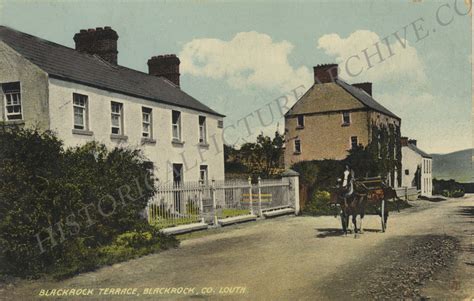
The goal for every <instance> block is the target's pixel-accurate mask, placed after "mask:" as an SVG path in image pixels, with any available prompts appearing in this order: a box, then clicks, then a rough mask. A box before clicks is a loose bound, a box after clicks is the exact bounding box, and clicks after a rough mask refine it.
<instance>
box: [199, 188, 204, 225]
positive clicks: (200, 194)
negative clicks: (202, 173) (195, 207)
mask: <svg viewBox="0 0 474 301" xmlns="http://www.w3.org/2000/svg"><path fill="white" fill-rule="evenodd" d="M203 193H204V180H199V192H198V194H199V214H200V215H201V223H204V204H203V203H202V195H203Z"/></svg>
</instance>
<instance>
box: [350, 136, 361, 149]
mask: <svg viewBox="0 0 474 301" xmlns="http://www.w3.org/2000/svg"><path fill="white" fill-rule="evenodd" d="M352 138H355V139H356V147H357V146H358V145H359V137H357V136H351V137H350V138H349V149H354V148H355V147H354V145H353V144H352Z"/></svg>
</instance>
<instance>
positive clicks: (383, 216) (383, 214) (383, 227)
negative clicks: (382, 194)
mask: <svg viewBox="0 0 474 301" xmlns="http://www.w3.org/2000/svg"><path fill="white" fill-rule="evenodd" d="M380 213H381V214H380V216H381V221H382V232H385V229H386V227H387V225H386V224H385V200H382V207H381V210H380Z"/></svg>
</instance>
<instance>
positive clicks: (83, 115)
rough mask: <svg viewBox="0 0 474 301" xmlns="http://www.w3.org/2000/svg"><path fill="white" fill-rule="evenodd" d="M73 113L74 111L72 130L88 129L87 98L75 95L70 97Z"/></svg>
mask: <svg viewBox="0 0 474 301" xmlns="http://www.w3.org/2000/svg"><path fill="white" fill-rule="evenodd" d="M72 101H73V111H74V129H77V130H87V129H88V121H89V120H88V119H89V118H88V104H87V96H86V95H81V94H76V93H74V94H73V95H72Z"/></svg>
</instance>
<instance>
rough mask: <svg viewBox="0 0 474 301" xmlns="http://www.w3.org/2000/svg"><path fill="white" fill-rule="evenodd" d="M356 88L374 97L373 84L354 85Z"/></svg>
mask: <svg viewBox="0 0 474 301" xmlns="http://www.w3.org/2000/svg"><path fill="white" fill-rule="evenodd" d="M352 85H353V86H354V87H357V88H359V89H362V90H364V91H365V92H366V93H367V94H369V95H370V96H372V83H367V82H366V83H358V84H352Z"/></svg>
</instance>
